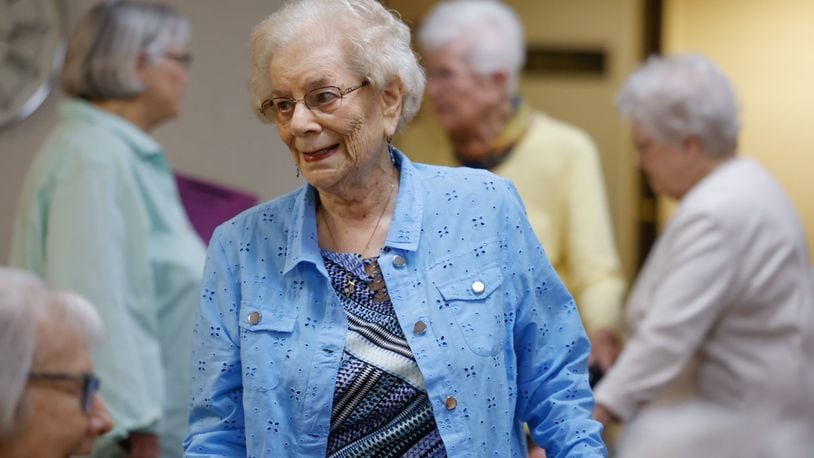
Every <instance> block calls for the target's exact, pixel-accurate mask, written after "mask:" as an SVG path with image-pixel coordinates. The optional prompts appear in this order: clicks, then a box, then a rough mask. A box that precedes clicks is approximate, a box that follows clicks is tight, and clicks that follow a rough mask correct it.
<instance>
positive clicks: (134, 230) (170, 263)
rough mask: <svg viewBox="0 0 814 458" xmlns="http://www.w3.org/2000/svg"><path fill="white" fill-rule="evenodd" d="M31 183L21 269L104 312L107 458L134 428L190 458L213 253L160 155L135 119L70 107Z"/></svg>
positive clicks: (20, 219)
mask: <svg viewBox="0 0 814 458" xmlns="http://www.w3.org/2000/svg"><path fill="white" fill-rule="evenodd" d="M60 112H61V115H62V120H61V122H60V124H59V125H58V126H57V128H56V129H55V131H54V132H53V133H52V134H51V135H50V137H48V138H47V139H46V141H45V144H44V145H43V147H42V149H41V150H40V152H39V154H38V155H37V157H36V158H35V160H34V163H33V165H32V167H31V169H30V171H29V173H28V176H27V177H26V180H25V184H24V187H23V193H22V198H21V202H20V205H19V208H18V212H17V216H16V221H15V226H14V238H13V243H12V253H11V264H12V265H14V266H18V267H22V268H27V269H30V270H32V271H34V272H36V273H37V274H39V275H41V276H42V277H43V278H44V279H45V280H46V281H47V283H48V284H49V285H51V286H52V287H55V288H59V289H68V290H72V291H76V292H78V293H80V294H82V295H83V296H85V297H86V298H87V299H89V300H90V301H91V302H92V303H93V304H95V305H96V307H97V310H98V311H99V314H100V315H101V317H102V320H103V322H104V325H105V328H106V337H105V340H104V342H103V343H102V345H100V346H99V347H98V348H96V349H95V351H94V354H93V362H94V370H95V371H96V372H97V374H98V375H99V377H100V378H101V380H102V389H101V394H102V396H103V398H104V399H105V401H106V402H107V405H108V408H109V409H110V412H111V415H112V416H113V420H114V423H115V427H114V430H113V431H112V432H111V433H110V434H109V435H108V436H106V437H105V438H104V439H102V440H100V441H99V443H97V447H96V449H97V453H96V455H97V456H117V455H119V454H120V453H121V451H120V450H119V448H118V446H117V445H116V443H117V442H118V441H119V440H120V439H121V438H123V437H125V436H126V434H127V432H128V431H147V432H155V433H158V434H160V435H161V436H162V437H161V441H162V456H181V454H182V449H181V440H182V439H183V437H184V435H185V433H186V429H187V426H186V425H187V398H188V395H187V391H188V380H189V373H188V372H189V361H188V360H189V354H190V341H191V333H192V326H193V322H194V320H193V315H194V313H195V308H196V304H197V297H198V289H199V282H200V277H201V274H202V270H203V262H204V256H205V253H204V247H203V244H202V242H201V240H200V238H199V237H198V236H197V234H196V233H195V232H194V230H193V228H192V226H191V225H190V223H189V221H188V219H187V216H186V213H185V212H184V209H183V207H182V205H181V202H180V199H179V197H178V191H177V189H176V185H175V181H174V178H173V176H172V172H171V170H170V167H169V165H168V163H167V160H166V157H165V156H164V152H163V150H162V148H161V146H160V145H159V144H158V143H157V142H156V141H155V140H154V139H153V138H152V137H150V136H149V135H147V134H146V133H145V132H144V131H142V130H140V129H139V128H137V127H136V126H134V125H133V124H131V123H129V122H128V121H126V120H124V119H122V118H120V117H117V116H115V115H113V114H111V113H109V112H107V111H104V110H100V109H98V108H96V107H94V106H93V105H91V104H89V103H86V102H83V101H80V100H72V101H68V102H65V103H64V104H63V105H62V106H61V107H60Z"/></svg>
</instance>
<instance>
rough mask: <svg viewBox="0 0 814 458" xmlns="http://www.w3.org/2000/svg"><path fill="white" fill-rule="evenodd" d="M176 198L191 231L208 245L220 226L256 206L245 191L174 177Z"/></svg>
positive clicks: (198, 180) (252, 198)
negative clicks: (176, 191) (182, 208)
mask: <svg viewBox="0 0 814 458" xmlns="http://www.w3.org/2000/svg"><path fill="white" fill-rule="evenodd" d="M175 180H176V182H177V183H178V194H179V195H180V197H181V202H182V203H183V204H184V209H185V210H186V211H187V216H189V221H190V222H191V223H192V227H194V228H195V230H196V231H197V232H198V235H200V236H201V239H203V241H204V242H206V243H209V239H210V238H211V237H212V232H213V231H214V230H215V228H216V227H218V225H219V224H221V223H223V222H224V221H226V220H228V219H230V218H232V217H233V216H235V215H237V214H238V213H240V212H242V211H243V210H246V209H247V208H250V207H253V206H254V205H256V204H257V197H256V196H254V195H252V194H249V193H247V192H245V191H239V190H237V189H233V188H227V187H225V186H222V185H219V184H215V183H212V182H207V181H203V180H200V179H198V178H192V177H188V176H185V175H181V174H179V173H177V172H176V173H175Z"/></svg>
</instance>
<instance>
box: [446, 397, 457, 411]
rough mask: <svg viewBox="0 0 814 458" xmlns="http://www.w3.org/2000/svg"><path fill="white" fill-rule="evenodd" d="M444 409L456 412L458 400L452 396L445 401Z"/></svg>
mask: <svg viewBox="0 0 814 458" xmlns="http://www.w3.org/2000/svg"><path fill="white" fill-rule="evenodd" d="M444 407H446V408H447V410H455V408H456V407H458V400H457V399H455V398H454V397H453V396H450V397H448V398H447V399H446V400H445V401H444Z"/></svg>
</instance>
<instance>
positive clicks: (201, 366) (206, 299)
mask: <svg viewBox="0 0 814 458" xmlns="http://www.w3.org/2000/svg"><path fill="white" fill-rule="evenodd" d="M222 233H223V231H222V228H219V229H218V230H216V231H215V233H214V235H213V237H212V241H211V242H210V244H209V251H208V255H207V260H206V268H205V269H204V280H203V287H202V291H201V306H200V309H199V313H198V317H197V319H196V323H195V329H194V331H193V343H192V361H191V364H192V367H191V373H192V386H191V389H190V393H191V409H190V429H189V434H188V435H187V438H186V440H184V448H185V449H186V454H185V456H187V457H197V456H201V457H203V456H245V455H246V436H245V424H244V417H243V394H242V392H243V381H242V377H241V370H240V367H241V360H240V331H239V328H238V323H237V315H238V312H237V311H238V310H239V307H240V285H239V282H238V278H237V277H236V275H235V274H234V273H233V271H232V270H231V264H230V262H229V261H228V255H227V253H226V251H225V250H224V248H223V244H222V243H223V235H222Z"/></svg>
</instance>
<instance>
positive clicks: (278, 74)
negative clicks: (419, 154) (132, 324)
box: [185, 0, 605, 457]
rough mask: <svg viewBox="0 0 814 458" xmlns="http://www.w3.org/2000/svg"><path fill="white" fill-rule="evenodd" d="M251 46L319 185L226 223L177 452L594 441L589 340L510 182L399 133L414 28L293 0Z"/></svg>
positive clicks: (572, 449)
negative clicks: (429, 151) (185, 429)
mask: <svg viewBox="0 0 814 458" xmlns="http://www.w3.org/2000/svg"><path fill="white" fill-rule="evenodd" d="M337 18H341V19H342V20H341V21H337ZM252 65H253V66H252V79H251V83H252V84H251V87H252V91H253V97H254V102H255V106H256V107H257V113H258V114H259V116H260V118H261V119H262V120H265V121H267V122H270V123H273V124H275V126H276V128H277V130H278V133H279V135H280V138H281V139H282V140H283V142H284V143H285V144H286V145H287V146H288V148H289V150H290V152H291V155H292V157H293V159H294V163H295V165H296V167H297V168H298V169H299V171H300V172H301V173H302V176H303V177H304V178H305V179H306V180H307V184H306V185H305V186H304V187H302V188H301V189H299V190H296V191H294V192H292V193H290V194H287V195H285V196H282V197H279V198H277V199H274V200H272V201H270V202H268V203H265V204H263V205H260V206H258V207H256V208H254V209H251V210H249V211H247V212H245V213H243V214H242V215H240V216H238V217H236V218H235V219H233V220H232V221H230V222H227V223H225V224H224V225H222V226H221V227H220V228H218V230H217V231H216V232H215V235H214V237H213V239H212V242H211V244H210V247H209V255H208V260H207V267H206V270H205V275H204V288H203V297H202V301H201V309H200V316H199V318H198V321H197V324H196V329H195V337H194V340H195V342H194V349H193V357H192V359H193V361H192V364H193V379H194V380H193V387H192V413H191V430H190V433H189V435H188V437H187V439H186V441H185V447H186V453H187V455H188V456H213V455H216V456H238V455H245V456H326V455H327V456H461V457H470V456H485V455H486V454H494V455H496V456H524V455H525V454H526V444H525V434H524V430H523V426H522V424H523V422H527V423H528V425H529V429H530V432H531V435H532V437H533V438H534V440H535V441H536V442H537V443H538V444H540V445H542V446H544V447H545V448H546V450H547V451H548V453H549V455H550V456H602V455H603V454H604V453H605V449H604V445H603V443H602V440H601V437H600V431H601V426H600V425H599V424H598V423H597V422H595V421H594V420H592V418H591V413H592V409H593V398H592V394H591V391H590V390H589V388H588V377H587V369H586V361H587V357H588V353H589V344H588V341H587V339H586V337H585V333H584V331H583V329H582V326H581V324H580V320H579V315H578V313H577V309H576V307H575V305H574V301H573V300H572V298H571V296H570V295H569V293H568V291H567V290H566V289H565V288H564V287H563V286H562V284H561V283H560V281H559V279H558V278H557V276H556V274H555V273H554V271H553V270H552V268H551V266H550V264H549V262H548V261H547V259H546V257H545V254H544V252H543V249H542V248H541V247H540V244H539V243H538V241H537V240H536V238H535V236H534V233H533V232H532V229H531V228H530V227H529V223H528V221H527V219H526V216H525V214H524V209H523V205H522V203H521V201H520V199H519V197H518V196H517V193H516V192H515V190H514V187H513V186H512V185H511V184H510V183H509V182H508V181H506V180H503V179H501V178H498V177H497V176H495V175H493V174H491V173H489V172H485V171H476V170H470V169H450V168H441V167H431V166H425V165H420V164H413V163H411V162H410V160H409V159H408V158H407V156H405V155H404V154H402V153H401V152H399V151H398V150H396V149H395V148H393V147H392V146H391V145H390V142H389V139H390V138H391V137H392V136H393V134H394V133H395V132H396V130H397V129H398V128H399V127H400V126H401V125H403V124H404V123H406V122H407V121H409V120H410V118H411V117H412V116H413V115H414V114H415V112H416V111H417V110H418V107H419V104H420V100H421V95H422V91H423V88H424V82H425V80H424V76H423V72H422V70H421V68H420V67H419V65H418V63H417V62H416V58H415V56H414V54H413V52H412V51H411V49H410V33H409V30H408V28H407V26H406V25H405V24H404V23H403V22H401V21H400V20H399V19H398V18H397V17H396V16H395V15H393V14H392V13H391V12H388V11H387V10H385V9H384V8H383V7H382V6H381V5H380V4H379V3H378V2H377V1H375V0H363V1H358V0H354V1H350V0H341V1H340V0H305V1H300V2H292V3H289V4H288V5H287V6H285V7H284V8H282V9H281V10H279V11H277V12H276V13H274V14H273V15H272V16H270V17H269V18H268V19H266V20H265V21H263V22H262V23H260V24H259V25H258V26H257V27H256V28H255V30H254V32H253V34H252ZM472 96H473V97H477V94H472Z"/></svg>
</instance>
